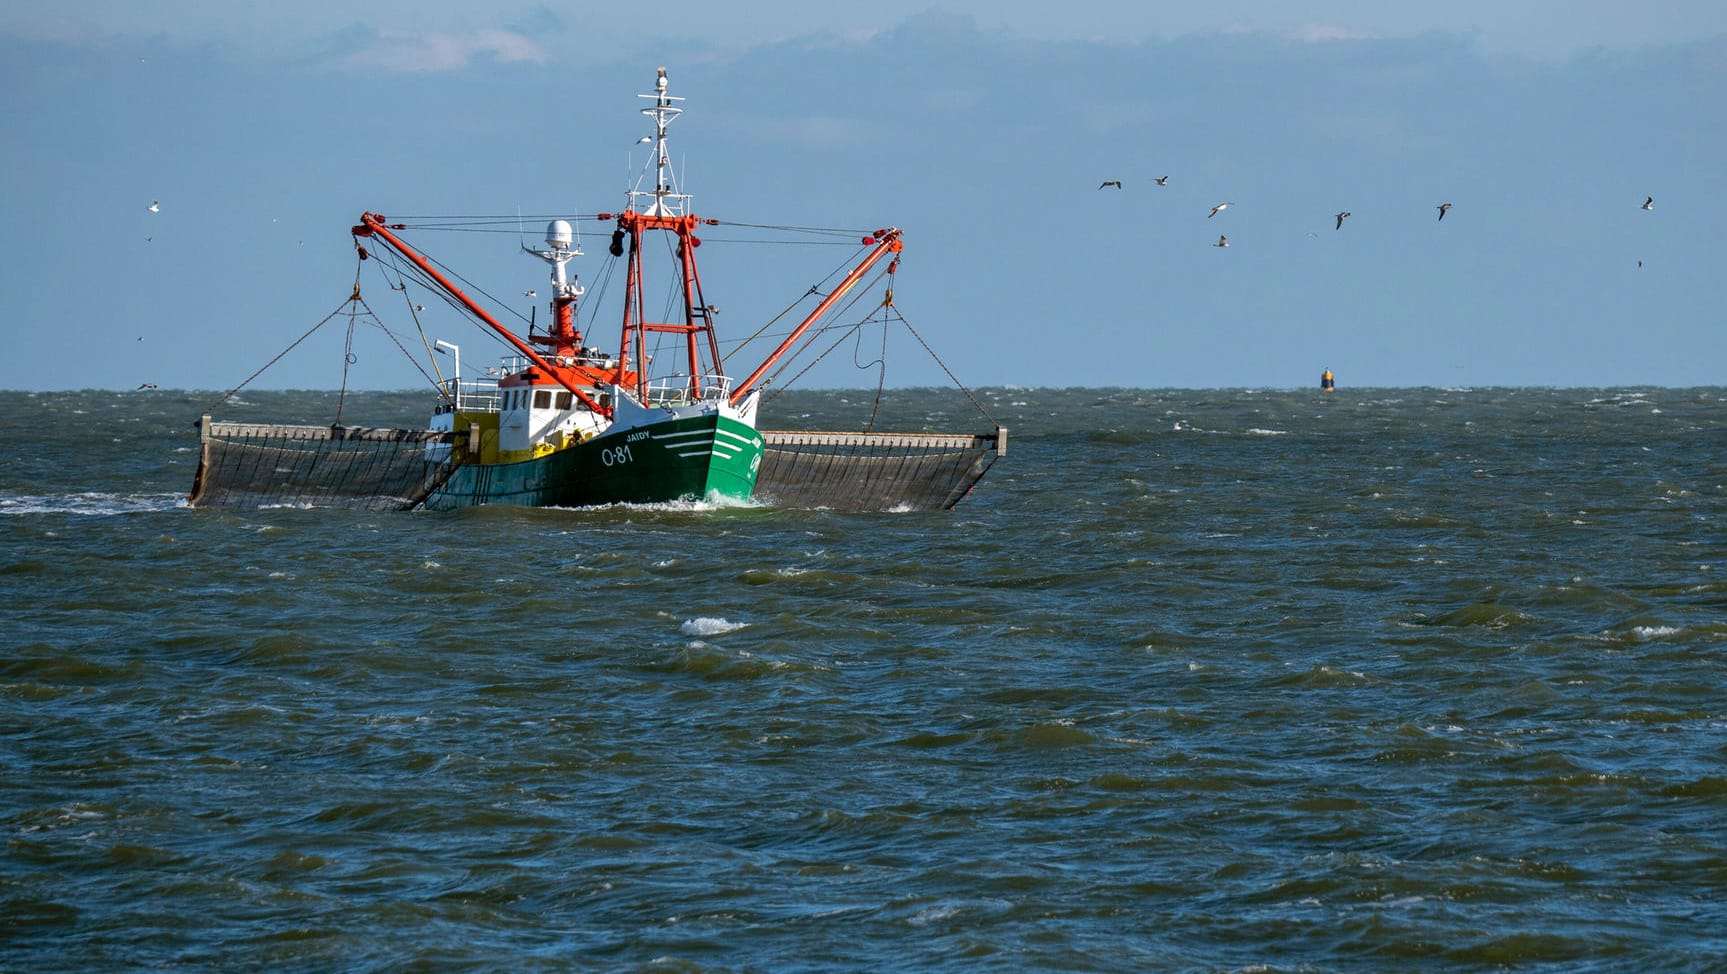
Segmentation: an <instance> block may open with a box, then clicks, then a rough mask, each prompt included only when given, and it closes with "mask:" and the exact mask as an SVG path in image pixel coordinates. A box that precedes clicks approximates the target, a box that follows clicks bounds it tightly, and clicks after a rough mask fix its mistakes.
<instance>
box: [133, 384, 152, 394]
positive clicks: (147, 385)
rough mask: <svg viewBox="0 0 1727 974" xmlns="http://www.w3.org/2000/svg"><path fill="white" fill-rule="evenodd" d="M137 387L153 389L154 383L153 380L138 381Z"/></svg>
mask: <svg viewBox="0 0 1727 974" xmlns="http://www.w3.org/2000/svg"><path fill="white" fill-rule="evenodd" d="M138 388H139V389H154V388H156V383H154V382H144V383H140V384H139V386H138ZM133 391H134V392H136V391H137V390H133Z"/></svg>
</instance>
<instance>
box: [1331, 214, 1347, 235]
mask: <svg viewBox="0 0 1727 974" xmlns="http://www.w3.org/2000/svg"><path fill="white" fill-rule="evenodd" d="M1347 219H1349V211H1348V210H1344V211H1343V212H1342V213H1339V214H1337V226H1336V227H1334V228H1333V229H1336V230H1342V229H1343V221H1345V220H1347Z"/></svg>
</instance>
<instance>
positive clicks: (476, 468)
mask: <svg viewBox="0 0 1727 974" xmlns="http://www.w3.org/2000/svg"><path fill="white" fill-rule="evenodd" d="M761 459H762V435H761V434H760V433H758V432H757V431H756V430H755V429H753V428H751V427H750V426H748V425H746V424H744V423H740V422H738V421H737V420H735V419H732V418H730V417H724V416H719V415H717V414H711V413H710V414H708V415H704V416H696V417H690V418H686V419H672V420H667V421H665V422H661V423H655V424H652V425H648V426H638V427H635V428H634V429H628V430H621V431H616V432H611V431H608V432H606V433H604V434H602V435H600V436H596V437H594V438H593V439H591V440H588V441H587V442H585V443H582V444H579V445H577V446H572V447H568V448H566V449H563V450H559V451H557V452H556V453H548V454H546V455H545V456H541V457H535V458H534V459H532V460H521V461H517V462H514V463H466V464H461V465H459V466H457V467H456V469H455V471H454V473H453V474H451V476H450V479H449V480H447V481H446V482H445V483H444V485H443V486H442V487H440V488H438V489H437V490H436V491H434V492H433V493H432V494H431V495H430V496H429V497H427V498H426V501H425V504H424V505H423V506H425V507H426V508H428V509H430V510H451V509H453V508H458V507H474V506H477V505H480V504H516V505H521V506H524V507H590V506H593V505H596V504H620V503H624V504H653V503H662V502H665V501H673V500H678V499H679V498H693V499H696V500H701V499H703V498H706V497H708V496H709V495H710V494H718V495H720V496H722V497H729V498H734V499H737V500H748V499H749V498H750V495H751V494H752V493H753V492H754V491H755V483H756V471H757V469H759V467H760V466H761Z"/></svg>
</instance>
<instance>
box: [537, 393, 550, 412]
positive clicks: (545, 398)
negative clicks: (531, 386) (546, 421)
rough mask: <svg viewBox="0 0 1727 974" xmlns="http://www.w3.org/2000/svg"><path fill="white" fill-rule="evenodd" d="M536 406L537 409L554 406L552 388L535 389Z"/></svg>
mask: <svg viewBox="0 0 1727 974" xmlns="http://www.w3.org/2000/svg"><path fill="white" fill-rule="evenodd" d="M534 408H535V409H550V408H552V390H550V389H536V390H535V391H534Z"/></svg>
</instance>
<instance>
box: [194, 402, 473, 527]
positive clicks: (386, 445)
mask: <svg viewBox="0 0 1727 974" xmlns="http://www.w3.org/2000/svg"><path fill="white" fill-rule="evenodd" d="M199 429H200V437H199V438H200V440H201V441H202V450H201V452H200V455H199V457H198V474H197V477H196V479H195V480H194V481H193V484H192V497H191V501H190V503H191V504H192V506H193V507H220V508H235V509H252V508H260V507H345V508H354V509H358V510H373V511H388V510H407V509H409V508H413V507H417V506H419V504H420V503H421V502H422V501H424V500H425V499H426V497H427V496H428V495H429V494H431V493H432V491H434V490H437V489H438V487H440V486H441V485H442V484H443V483H444V481H445V480H447V479H448V478H449V476H450V472H451V471H452V470H454V469H455V463H454V462H453V461H452V459H451V458H452V457H454V456H456V454H457V451H456V450H455V448H454V445H453V443H452V440H453V438H454V437H453V435H452V434H450V433H439V432H433V431H431V430H399V429H369V428H366V427H359V426H278V425H264V424H255V423H213V422H211V421H210V417H208V416H206V417H204V420H203V422H202V423H201V424H200V426H199ZM436 444H450V445H448V446H445V447H443V448H442V449H436V448H434V449H432V450H428V449H427V448H428V447H434V446H435V445H436ZM434 461H435V462H434Z"/></svg>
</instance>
